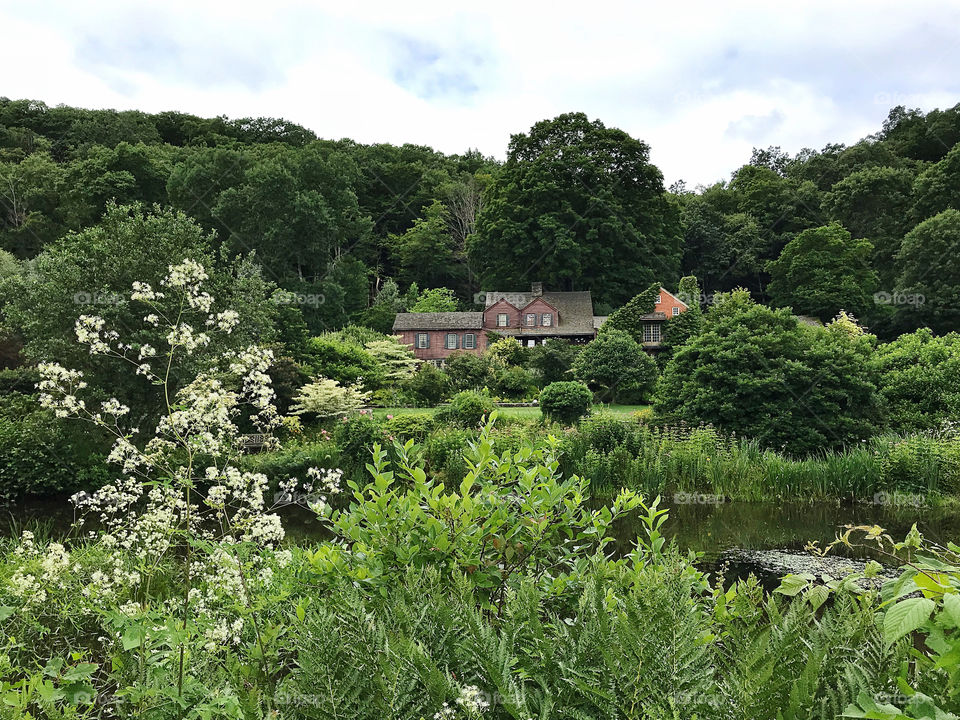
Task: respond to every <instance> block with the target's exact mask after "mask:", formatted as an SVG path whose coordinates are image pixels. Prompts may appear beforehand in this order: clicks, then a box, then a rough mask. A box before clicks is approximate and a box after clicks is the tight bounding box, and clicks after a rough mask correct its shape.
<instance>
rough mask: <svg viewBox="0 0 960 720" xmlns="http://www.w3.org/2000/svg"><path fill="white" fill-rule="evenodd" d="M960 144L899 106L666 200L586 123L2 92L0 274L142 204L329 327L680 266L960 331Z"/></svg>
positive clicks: (893, 327)
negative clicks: (484, 145) (537, 284)
mask: <svg viewBox="0 0 960 720" xmlns="http://www.w3.org/2000/svg"><path fill="white" fill-rule="evenodd" d="M518 130H520V129H519V128H518ZM958 142H960V105H958V106H956V107H954V108H951V109H948V110H943V111H939V110H936V111H933V112H930V113H928V114H923V113H921V112H919V111H916V110H907V109H905V108H903V107H897V108H895V109H893V110H892V111H891V112H890V114H889V117H888V119H887V120H886V122H885V123H884V125H883V127H882V128H881V129H880V130H879V131H878V132H877V133H876V134H875V135H873V136H870V137H868V138H865V139H863V140H862V141H860V142H858V143H856V144H855V145H852V146H849V147H847V146H842V145H828V146H827V147H825V148H823V149H822V150H804V151H802V152H800V153H798V154H797V155H796V156H795V157H794V156H789V155H787V154H785V153H783V152H781V151H780V149H779V148H768V149H766V150H760V149H758V150H755V151H754V153H753V156H752V157H751V158H750V160H749V162H748V163H747V164H746V165H744V166H743V167H741V168H740V169H738V170H736V171H735V172H734V173H733V174H732V176H731V178H730V179H729V180H727V181H722V182H718V183H716V184H715V185H712V186H710V187H698V188H696V189H695V190H690V189H688V188H686V187H685V186H684V185H683V183H675V184H674V185H673V186H672V187H671V188H670V189H669V190H667V189H665V188H664V185H663V178H662V175H661V173H660V171H659V170H658V169H657V168H656V167H655V166H654V165H652V164H651V163H650V161H649V147H648V146H647V145H646V144H645V143H644V142H643V141H642V140H640V139H636V138H632V137H631V136H629V135H628V134H627V133H624V132H622V131H620V130H616V129H613V128H607V127H605V126H604V125H603V124H602V123H601V122H600V121H591V120H589V119H588V118H587V117H586V116H584V115H582V114H577V113H572V114H567V115H562V116H560V117H558V118H555V119H553V120H545V121H542V122H540V123H537V124H536V125H535V126H534V127H533V128H531V129H530V130H529V131H528V132H526V133H520V134H517V135H514V136H513V137H512V139H511V141H510V144H509V147H508V151H507V156H506V161H505V162H502V163H501V162H498V161H496V160H494V159H492V158H488V157H483V156H482V155H481V154H479V153H477V152H473V151H465V152H464V153H463V154H461V155H444V154H442V153H439V152H436V151H434V150H431V149H430V148H428V147H421V146H414V145H403V146H393V145H388V144H379V145H361V144H358V143H355V142H353V141H351V140H349V139H341V140H325V139H319V138H317V137H316V135H315V134H314V133H313V132H311V131H310V130H308V129H306V128H304V127H301V126H299V125H295V124H293V123H290V122H286V121H283V120H276V119H270V118H256V119H251V118H244V119H237V120H230V119H227V118H224V117H218V118H212V119H205V118H199V117H195V116H192V115H187V114H183V113H177V112H166V113H160V114H155V115H151V114H146V113H141V112H133V111H128V112H115V111H109V110H83V109H78V108H71V107H48V106H46V105H44V104H43V103H41V102H35V101H27V100H8V99H0V249H2V250H3V251H4V254H3V255H2V256H0V274H6V273H12V272H14V271H15V270H14V268H19V267H23V265H22V264H21V262H19V261H29V262H28V264H27V266H26V267H30V265H31V263H35V262H38V263H40V265H42V264H43V257H41V256H43V255H44V254H47V255H48V257H56V253H57V252H63V251H65V250H66V249H67V248H73V250H72V252H75V251H76V238H74V239H71V233H77V232H79V231H83V230H85V229H87V228H91V227H94V226H96V225H97V224H98V223H100V222H101V218H103V217H104V213H105V212H106V211H107V209H108V206H111V205H112V204H114V203H116V204H117V205H126V204H130V203H143V204H145V205H148V206H151V205H153V204H157V205H160V206H172V207H173V208H174V209H175V210H178V211H181V212H183V213H185V214H186V215H188V216H190V217H191V218H193V219H195V220H196V221H197V222H198V223H199V224H200V226H201V227H203V228H204V229H205V230H206V231H208V232H209V233H210V235H209V237H208V238H207V240H206V241H205V242H207V243H208V244H209V245H210V251H211V252H212V253H214V254H217V255H222V256H223V257H224V258H227V257H234V256H237V255H242V256H247V255H250V254H251V253H252V254H253V259H254V263H252V264H251V266H254V265H256V266H259V267H260V268H261V270H260V272H262V280H263V281H265V282H266V283H268V284H272V285H274V286H277V287H279V288H284V289H286V290H288V291H292V292H294V293H296V294H297V297H300V298H304V299H305V301H304V302H303V303H301V304H300V308H301V310H302V311H303V317H304V320H305V321H306V323H307V325H308V327H309V328H310V329H311V330H313V331H321V330H324V329H332V328H336V327H340V326H343V325H345V324H347V323H349V322H353V323H360V324H367V325H370V326H372V327H377V328H379V329H381V330H386V329H389V326H390V324H391V322H392V314H393V313H394V312H396V311H398V310H401V309H405V308H406V307H408V306H409V305H410V304H412V302H413V299H414V298H415V297H416V295H417V291H418V290H423V289H427V288H449V289H451V290H453V291H454V292H455V294H456V296H457V298H458V299H459V303H460V305H461V307H463V308H465V309H468V308H471V307H473V303H474V297H473V296H474V293H476V292H477V291H479V290H481V289H487V288H494V287H495V288H503V289H513V288H521V287H525V286H526V285H527V284H528V283H529V282H530V281H531V280H542V281H544V282H545V283H546V284H547V286H549V287H553V288H556V289H591V290H592V291H593V294H594V297H595V298H596V300H597V301H598V307H597V311H598V312H600V313H603V312H607V311H609V310H612V309H614V308H616V307H618V306H619V305H622V304H623V303H624V302H626V301H627V300H629V299H630V298H631V297H633V296H634V295H635V294H636V293H637V292H638V291H639V290H640V289H642V288H643V287H646V285H647V284H649V283H650V282H652V281H653V280H655V279H656V280H661V281H663V282H664V283H666V284H668V285H670V286H671V287H675V286H676V283H677V282H678V281H679V279H680V278H681V277H682V276H684V275H695V276H697V277H698V278H699V279H700V285H701V288H702V290H703V293H704V296H705V297H704V298H703V300H704V301H705V302H707V303H709V300H710V297H711V296H712V294H713V293H716V292H720V291H727V290H730V289H733V288H735V287H745V288H747V289H749V290H750V291H751V292H752V293H753V296H754V297H755V298H756V299H758V300H760V301H762V302H766V303H770V304H772V305H777V306H790V307H793V309H794V311H795V312H796V313H798V314H803V315H812V316H817V317H819V318H821V319H823V320H828V319H830V318H831V317H833V316H835V315H836V314H837V312H838V311H839V310H840V309H844V310H847V311H849V312H852V313H853V314H854V315H856V316H857V317H858V318H860V319H861V320H862V321H863V322H865V323H866V324H867V325H868V326H870V327H871V329H872V330H873V331H874V332H876V333H877V334H879V335H881V336H887V337H891V336H894V335H896V334H898V333H899V332H902V331H905V330H912V329H914V328H916V327H919V326H923V325H929V326H930V327H932V328H933V329H934V330H935V331H946V330H949V329H953V328H955V327H957V321H958V319H960V317H958V308H960V268H958V266H957V264H956V263H955V262H954V260H955V258H956V257H957V256H958V254H960V146H958ZM131 252H133V250H132V249H131ZM51 253H53V255H50V254H51ZM134 254H135V253H134ZM948 260H949V261H950V262H946V261H948ZM125 261H126V262H128V263H134V264H135V263H137V262H138V258H136V257H134V256H128V257H127V258H125ZM413 285H415V286H416V287H415V288H413V292H409V289H410V288H411V286H413ZM88 290H89V291H90V292H96V291H98V290H101V291H106V290H108V288H98V287H96V286H95V287H92V288H89V289H88ZM311 298H312V299H314V301H312V302H311V301H309V300H310V299H311Z"/></svg>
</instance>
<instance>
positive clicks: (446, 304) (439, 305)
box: [410, 288, 458, 312]
mask: <svg viewBox="0 0 960 720" xmlns="http://www.w3.org/2000/svg"><path fill="white" fill-rule="evenodd" d="M457 305H458V303H457V296H456V295H454V293H453V290H450V289H448V288H429V289H427V290H424V291H423V292H421V293H420V295H419V297H417V301H416V302H415V303H414V304H413V305H411V306H410V312H453V311H455V310H456V309H457Z"/></svg>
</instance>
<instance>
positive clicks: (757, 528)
mask: <svg viewBox="0 0 960 720" xmlns="http://www.w3.org/2000/svg"><path fill="white" fill-rule="evenodd" d="M677 499H679V500H680V502H675V501H673V499H671V498H667V500H668V501H667V502H666V503H665V505H664V506H665V507H667V508H668V509H669V519H668V520H667V521H666V523H665V525H664V528H663V529H664V533H665V534H666V535H667V536H668V537H669V538H672V539H675V540H676V542H677V544H678V546H679V547H680V548H681V549H691V550H696V551H699V552H702V553H704V559H705V560H707V561H710V560H713V559H716V558H717V557H719V556H720V555H721V554H722V553H723V552H724V551H727V550H731V549H735V548H742V549H747V550H773V549H777V550H797V551H802V549H803V547H804V545H806V544H807V543H808V542H810V541H812V540H817V541H819V542H820V543H821V545H823V544H826V543H828V542H830V541H831V540H833V539H834V538H835V537H836V535H837V533H838V531H841V530H842V527H843V526H844V525H848V524H851V525H880V526H881V527H883V528H885V529H886V530H887V531H888V532H889V533H890V534H891V535H892V536H893V537H894V539H902V538H903V536H904V535H905V534H906V533H907V531H909V530H910V526H911V525H912V524H913V523H917V527H918V528H919V530H920V532H921V533H923V534H924V536H925V537H927V538H929V539H930V540H933V541H935V542H939V543H941V544H945V543H946V542H947V541H948V540H952V541H955V542H960V508H957V507H955V506H953V507H948V508H944V507H926V506H922V505H920V504H919V503H917V504H914V503H899V504H892V503H889V504H882V503H876V504H857V505H852V504H830V503H817V504H809V503H775V502H762V503H747V502H720V501H717V499H716V498H713V497H712V496H689V495H683V496H678V498H677ZM283 514H284V515H285V526H286V528H287V533H288V536H289V538H290V539H291V540H292V541H294V542H302V543H308V542H311V541H313V540H318V539H321V538H322V537H323V536H324V530H323V527H322V525H321V524H320V523H319V522H317V520H316V519H315V517H314V516H313V515H312V513H310V512H309V511H306V510H302V509H297V508H294V509H292V510H291V509H287V510H285V511H284V513H283ZM72 522H73V511H72V509H71V507H70V505H69V503H68V502H67V501H66V499H57V500H46V501H43V502H32V503H26V504H21V505H17V506H12V507H7V508H5V509H3V510H0V532H2V533H4V534H14V533H19V531H20V530H21V529H23V528H33V527H36V526H39V527H40V528H41V529H42V530H45V533H48V534H50V535H54V536H57V535H63V534H65V533H67V532H68V530H69V527H70V524H71V523H72ZM638 533H642V528H641V526H640V524H639V522H638V521H637V519H636V518H635V517H629V518H627V519H625V520H624V521H622V522H620V523H619V524H618V525H617V526H616V528H615V534H616V541H617V545H618V546H619V548H620V549H621V550H629V549H630V547H631V546H632V545H633V542H634V539H635V538H636V536H637V534H638Z"/></svg>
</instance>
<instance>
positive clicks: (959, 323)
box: [897, 208, 960, 332]
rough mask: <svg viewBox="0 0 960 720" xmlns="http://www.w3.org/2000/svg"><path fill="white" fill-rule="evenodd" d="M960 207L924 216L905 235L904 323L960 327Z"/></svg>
mask: <svg viewBox="0 0 960 720" xmlns="http://www.w3.org/2000/svg"><path fill="white" fill-rule="evenodd" d="M957 258H960V210H954V209H952V208H951V209H949V210H944V211H943V212H942V213H940V214H939V215H935V216H934V217H932V218H930V219H929V220H924V221H923V222H922V223H920V224H919V225H917V226H916V227H915V228H914V229H913V230H911V231H910V232H909V233H907V235H906V237H904V239H903V245H902V246H901V248H900V252H899V254H898V255H897V260H898V262H899V265H900V278H899V281H898V283H897V285H898V287H897V290H898V300H900V301H901V302H900V303H899V304H898V308H899V312H900V315H901V316H903V317H905V318H907V321H905V324H912V325H914V326H915V327H919V326H923V325H926V326H928V327H931V328H933V329H934V330H936V331H938V332H949V331H951V330H955V329H956V328H958V327H960V263H958V262H957Z"/></svg>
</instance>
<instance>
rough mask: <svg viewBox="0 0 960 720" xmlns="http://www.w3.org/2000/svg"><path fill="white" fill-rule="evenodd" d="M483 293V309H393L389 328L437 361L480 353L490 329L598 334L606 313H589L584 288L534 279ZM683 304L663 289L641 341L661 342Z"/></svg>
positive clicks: (512, 333) (530, 340) (565, 336)
mask: <svg viewBox="0 0 960 720" xmlns="http://www.w3.org/2000/svg"><path fill="white" fill-rule="evenodd" d="M483 295H484V297H485V302H484V309H483V310H481V311H477V312H433V313H397V317H396V320H395V321H394V323H393V332H394V334H395V335H399V336H400V339H401V342H403V343H405V344H407V345H410V346H411V347H412V348H413V352H414V355H416V356H417V357H418V358H420V359H421V360H430V361H434V362H442V361H443V360H444V359H446V358H447V357H449V356H450V354H451V353H454V352H457V351H458V350H461V351H466V352H471V353H474V354H477V355H479V354H481V353H482V352H483V351H484V350H486V348H487V345H488V343H489V335H493V336H501V337H513V338H516V339H517V340H518V341H519V342H520V343H521V344H523V345H524V346H525V347H534V346H536V345H542V344H543V343H544V342H546V341H547V340H548V339H551V338H555V339H559V340H566V341H567V342H570V343H574V344H577V345H583V344H586V343H588V342H590V341H591V340H593V339H594V338H595V337H596V336H597V330H598V329H599V328H600V326H601V325H602V324H603V322H604V321H605V320H606V319H607V316H605V315H599V316H598V315H594V314H593V297H592V295H591V294H590V291H589V290H586V291H578V292H545V291H544V289H543V283H538V282H536V283H533V284H532V285H531V286H530V290H529V291H528V292H501V291H496V292H487V293H483ZM686 309H687V306H686V304H684V303H683V302H682V301H680V300H679V299H678V298H677V297H676V296H675V295H673V294H671V293H669V292H667V291H666V290H662V292H661V294H660V296H659V297H658V298H657V305H656V307H655V308H654V312H653V313H651V314H650V315H646V316H644V321H645V322H644V343H643V344H644V347H645V348H647V349H649V350H650V351H651V352H652V351H655V350H656V348H657V347H658V346H659V344H660V337H661V331H660V326H661V325H662V324H663V322H664V321H665V320H666V319H667V317H671V316H673V315H679V314H680V313H681V312H683V311H684V310H686ZM647 321H649V322H647ZM648 324H649V327H650V330H649V337H650V340H649V341H647V339H646V338H647V336H648V331H647V326H648Z"/></svg>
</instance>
